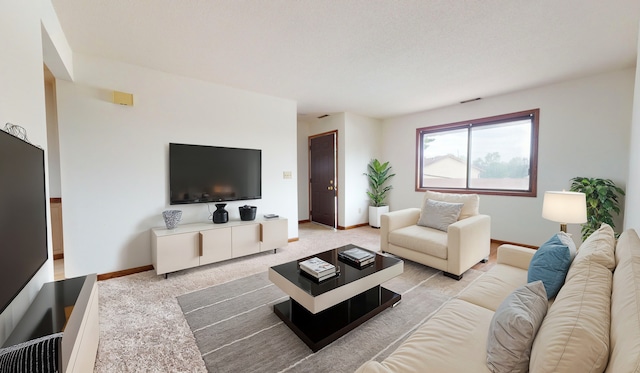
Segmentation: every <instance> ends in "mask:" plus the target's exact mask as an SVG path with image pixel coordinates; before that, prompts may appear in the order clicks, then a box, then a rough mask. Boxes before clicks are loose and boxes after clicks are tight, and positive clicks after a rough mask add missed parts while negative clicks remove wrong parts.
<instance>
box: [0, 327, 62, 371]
mask: <svg viewBox="0 0 640 373" xmlns="http://www.w3.org/2000/svg"><path fill="white" fill-rule="evenodd" d="M61 342H62V333H55V334H50V335H46V336H44V337H40V338H36V339H32V340H30V341H27V342H24V343H20V344H17V345H15V346H10V347H6V348H2V349H0V372H2V373H4V372H43V373H46V372H51V373H53V372H58V354H59V353H60V351H61V346H60V344H61Z"/></svg>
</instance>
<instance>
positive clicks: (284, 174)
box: [282, 171, 291, 179]
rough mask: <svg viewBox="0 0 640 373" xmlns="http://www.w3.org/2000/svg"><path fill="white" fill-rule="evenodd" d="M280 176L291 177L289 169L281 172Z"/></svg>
mask: <svg viewBox="0 0 640 373" xmlns="http://www.w3.org/2000/svg"><path fill="white" fill-rule="evenodd" d="M282 178H283V179H291V171H284V172H282Z"/></svg>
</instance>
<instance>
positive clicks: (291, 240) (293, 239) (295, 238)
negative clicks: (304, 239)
mask: <svg viewBox="0 0 640 373" xmlns="http://www.w3.org/2000/svg"><path fill="white" fill-rule="evenodd" d="M296 241H300V239H299V238H298V237H294V238H289V242H296Z"/></svg>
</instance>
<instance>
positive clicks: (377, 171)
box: [364, 159, 396, 228]
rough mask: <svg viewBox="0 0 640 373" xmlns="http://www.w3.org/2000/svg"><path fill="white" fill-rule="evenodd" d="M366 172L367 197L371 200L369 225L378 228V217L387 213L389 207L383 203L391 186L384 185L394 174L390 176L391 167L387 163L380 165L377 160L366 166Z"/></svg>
mask: <svg viewBox="0 0 640 373" xmlns="http://www.w3.org/2000/svg"><path fill="white" fill-rule="evenodd" d="M367 169H368V172H367V173H365V174H364V175H366V176H367V177H368V178H369V188H370V190H368V191H367V196H369V199H371V204H370V205H369V225H370V226H372V227H374V228H380V215H381V214H383V213H385V212H389V206H387V205H386V204H385V203H384V200H385V198H386V197H387V193H388V192H389V191H390V190H391V189H392V188H393V187H392V186H391V185H387V186H384V184H385V183H386V182H387V181H388V180H389V179H391V178H392V177H393V176H395V175H396V174H390V171H391V166H389V162H385V163H380V161H378V160H377V159H372V160H371V162H369V164H368V165H367Z"/></svg>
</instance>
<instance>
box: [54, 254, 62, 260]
mask: <svg viewBox="0 0 640 373" xmlns="http://www.w3.org/2000/svg"><path fill="white" fill-rule="evenodd" d="M58 259H64V253H62V254H53V260H58Z"/></svg>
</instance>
